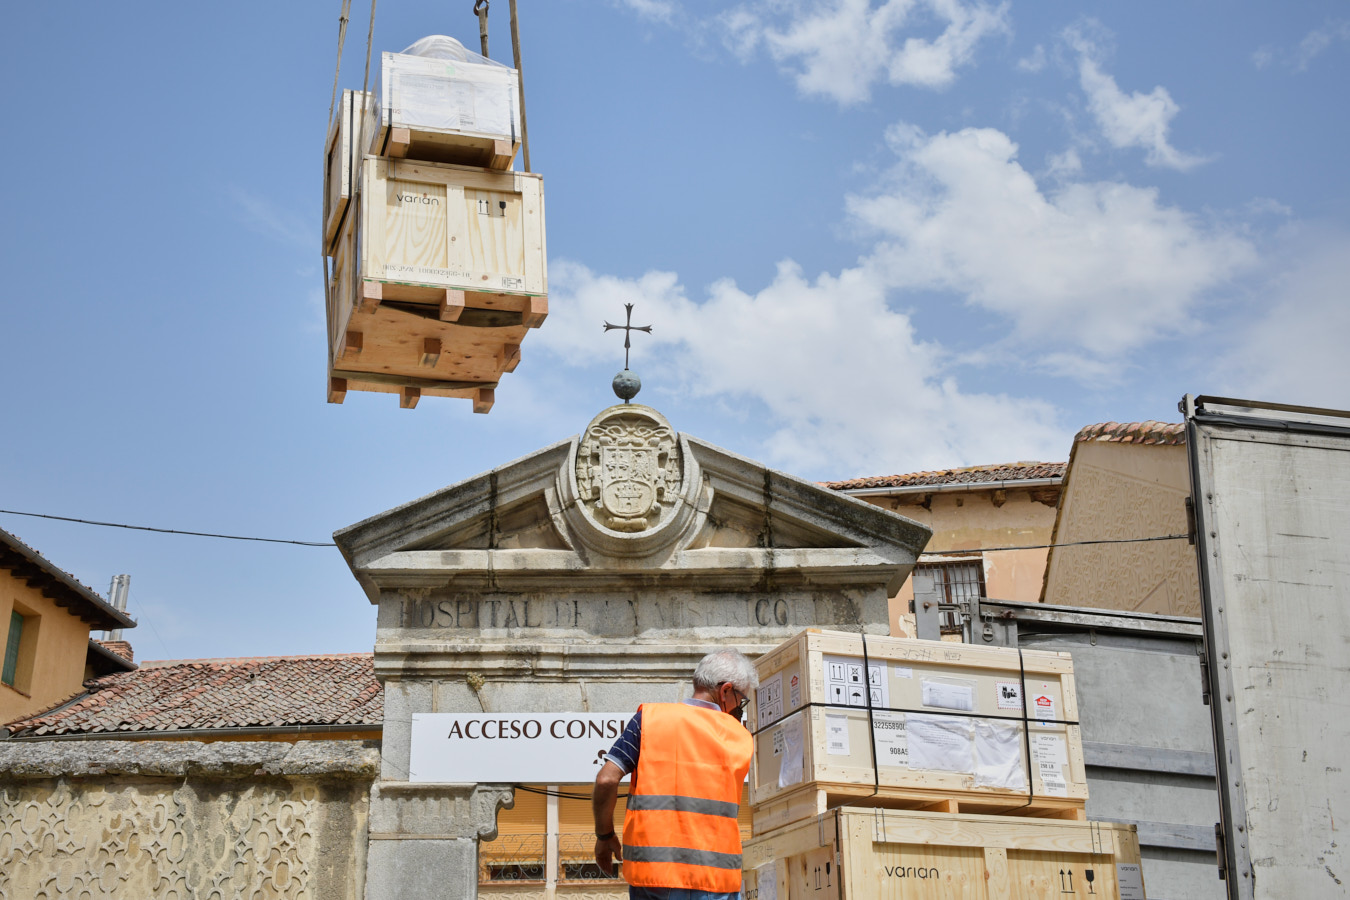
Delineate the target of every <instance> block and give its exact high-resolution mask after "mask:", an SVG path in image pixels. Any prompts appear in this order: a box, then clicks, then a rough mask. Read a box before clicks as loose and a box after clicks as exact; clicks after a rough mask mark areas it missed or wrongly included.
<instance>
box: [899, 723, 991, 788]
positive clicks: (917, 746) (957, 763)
mask: <svg viewBox="0 0 1350 900" xmlns="http://www.w3.org/2000/svg"><path fill="white" fill-rule="evenodd" d="M905 724H906V728H905V731H906V737H907V738H908V741H909V767H910V768H911V769H936V770H938V771H941V772H958V773H960V774H962V775H973V774H974V773H975V728H974V725H973V724H972V723H971V720H970V719H966V718H962V717H958V716H933V715H926V714H922V713H914V714H912V715H910V716H909V717H908V718H907V721H906V723H905Z"/></svg>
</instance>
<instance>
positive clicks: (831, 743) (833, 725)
mask: <svg viewBox="0 0 1350 900" xmlns="http://www.w3.org/2000/svg"><path fill="white" fill-rule="evenodd" d="M825 752H826V753H828V754H830V755H831V756H848V755H849V754H850V753H851V751H850V749H849V745H848V717H847V716H832V715H829V714H828V713H826V715H825Z"/></svg>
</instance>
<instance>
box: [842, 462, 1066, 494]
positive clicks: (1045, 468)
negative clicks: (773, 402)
mask: <svg viewBox="0 0 1350 900" xmlns="http://www.w3.org/2000/svg"><path fill="white" fill-rule="evenodd" d="M1065 466H1067V463H1047V462H1015V463H1001V464H999V465H992V466H967V467H966V468H964V469H937V470H935V471H932V472H911V473H910V474H908V475H875V476H871V477H868V478H850V479H848V480H846V481H822V482H821V485H822V486H823V487H827V488H832V489H833V490H836V491H855V490H860V489H863V488H888V487H917V486H922V485H933V486H935V487H936V486H942V485H952V484H989V485H991V486H992V485H994V484H998V483H999V482H1004V481H1027V480H1030V479H1033V478H1037V479H1039V478H1063V477H1064V469H1065Z"/></svg>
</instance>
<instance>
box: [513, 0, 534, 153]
mask: <svg viewBox="0 0 1350 900" xmlns="http://www.w3.org/2000/svg"><path fill="white" fill-rule="evenodd" d="M511 50H512V53H513V55H514V58H515V63H516V82H517V84H518V85H519V87H520V149H521V154H522V160H521V161H522V162H523V163H524V164H525V171H526V172H528V171H530V130H529V128H527V127H526V126H525V70H524V69H523V68H522V67H521V64H520V56H521V55H520V23H519V21H518V18H517V16H516V0H511Z"/></svg>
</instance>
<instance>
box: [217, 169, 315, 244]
mask: <svg viewBox="0 0 1350 900" xmlns="http://www.w3.org/2000/svg"><path fill="white" fill-rule="evenodd" d="M226 193H227V194H228V195H229V197H230V200H231V201H233V203H234V204H235V206H236V207H237V208H238V211H239V213H240V218H241V219H242V220H243V221H244V223H245V224H247V225H248V226H249V227H250V228H252V229H253V230H254V231H256V232H258V233H260V234H264V235H266V236H267V237H269V238H271V239H272V240H274V241H277V242H278V243H282V244H288V245H291V246H296V247H304V248H306V249H312V250H314V251H315V255H317V254H318V251H319V241H318V238H317V236H316V234H315V229H314V225H313V224H312V223H310V222H306V221H305V220H304V219H303V218H302V217H301V216H299V215H297V214H296V213H294V212H292V211H291V210H288V209H284V208H282V207H280V206H277V205H276V204H275V203H273V202H272V201H271V200H268V199H266V198H265V197H260V196H258V195H257V194H256V193H254V192H253V191H249V190H245V189H244V188H241V187H236V186H233V185H231V186H229V187H227V188H226Z"/></svg>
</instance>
